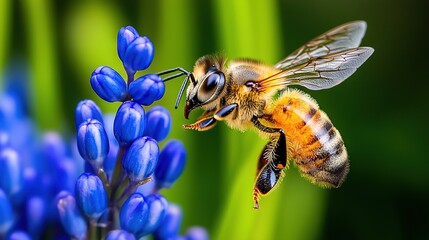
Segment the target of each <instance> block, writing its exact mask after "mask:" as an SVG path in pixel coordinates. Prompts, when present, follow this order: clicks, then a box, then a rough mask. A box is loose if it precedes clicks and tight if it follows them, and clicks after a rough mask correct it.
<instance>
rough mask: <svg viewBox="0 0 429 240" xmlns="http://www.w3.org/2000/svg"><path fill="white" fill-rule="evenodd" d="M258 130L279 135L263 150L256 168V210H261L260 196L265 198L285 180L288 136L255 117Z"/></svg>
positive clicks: (254, 120) (254, 196)
mask: <svg viewBox="0 0 429 240" xmlns="http://www.w3.org/2000/svg"><path fill="white" fill-rule="evenodd" d="M252 122H253V124H254V125H255V127H256V128H258V129H259V130H261V131H263V132H267V133H279V135H278V137H277V136H276V137H274V138H272V139H271V141H270V142H269V143H267V145H266V146H265V148H264V149H263V150H262V153H261V155H260V157H259V161H258V165H257V168H256V179H255V185H254V188H253V200H254V201H255V206H254V208H259V203H258V201H259V198H260V195H262V196H264V195H267V194H268V193H269V192H271V191H272V190H273V189H275V188H276V187H277V186H278V185H279V183H280V181H281V179H282V178H283V175H284V174H283V169H284V168H285V167H286V166H287V147H286V135H285V133H284V131H283V130H282V129H280V128H271V127H267V126H264V125H263V124H262V123H261V122H259V120H258V119H257V118H256V117H254V118H253V119H252Z"/></svg>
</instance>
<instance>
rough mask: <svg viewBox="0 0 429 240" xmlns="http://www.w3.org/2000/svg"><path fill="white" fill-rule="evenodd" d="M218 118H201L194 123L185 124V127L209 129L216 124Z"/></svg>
mask: <svg viewBox="0 0 429 240" xmlns="http://www.w3.org/2000/svg"><path fill="white" fill-rule="evenodd" d="M216 122H217V121H216V119H215V118H214V117H213V116H211V117H207V118H203V119H200V120H198V121H196V122H195V123H192V124H186V125H183V128H184V129H192V130H197V131H207V130H209V129H212V128H213V127H214V126H215V125H216Z"/></svg>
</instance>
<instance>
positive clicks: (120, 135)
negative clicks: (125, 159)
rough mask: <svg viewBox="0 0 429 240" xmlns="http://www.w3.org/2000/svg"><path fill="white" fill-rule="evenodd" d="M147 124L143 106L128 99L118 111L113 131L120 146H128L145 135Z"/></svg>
mask: <svg viewBox="0 0 429 240" xmlns="http://www.w3.org/2000/svg"><path fill="white" fill-rule="evenodd" d="M145 126H146V121H145V112H144V109H143V107H142V106H140V104H138V103H135V102H133V101H126V102H124V103H122V105H121V106H120V107H119V109H118V111H117V113H116V116H115V120H114V123H113V133H114V134H115V137H116V140H118V143H119V145H120V146H127V145H129V144H131V143H132V142H133V141H134V140H135V139H137V138H139V137H142V136H143V132H144V128H145Z"/></svg>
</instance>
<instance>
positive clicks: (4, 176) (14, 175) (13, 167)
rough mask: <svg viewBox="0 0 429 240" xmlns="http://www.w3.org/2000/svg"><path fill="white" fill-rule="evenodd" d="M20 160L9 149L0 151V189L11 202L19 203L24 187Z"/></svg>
mask: <svg viewBox="0 0 429 240" xmlns="http://www.w3.org/2000/svg"><path fill="white" fill-rule="evenodd" d="M22 164H23V163H22V160H21V159H19V155H18V153H17V152H16V151H15V150H14V149H12V148H9V147H6V148H3V149H0V188H1V189H3V190H4V191H5V193H6V194H7V195H8V196H9V197H10V198H11V200H12V201H14V202H15V201H20V198H21V197H22V195H21V194H22V191H23V187H24V177H23V172H22V171H23V166H22Z"/></svg>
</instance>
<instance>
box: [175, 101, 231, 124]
mask: <svg viewBox="0 0 429 240" xmlns="http://www.w3.org/2000/svg"><path fill="white" fill-rule="evenodd" d="M237 106H238V104H236V103H233V104H229V105H226V106H224V107H222V108H221V109H219V110H218V111H217V112H216V113H215V114H214V115H213V116H211V117H204V115H206V114H207V115H208V114H210V112H211V111H206V112H205V113H204V114H203V115H202V116H201V117H200V118H199V120H198V121H197V122H195V123H193V124H187V125H183V128H184V129H193V130H197V131H207V130H209V129H211V128H213V127H214V126H215V125H216V122H218V121H223V120H224V119H225V117H226V116H228V115H229V114H231V113H232V112H233V111H234V109H236V108H237Z"/></svg>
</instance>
